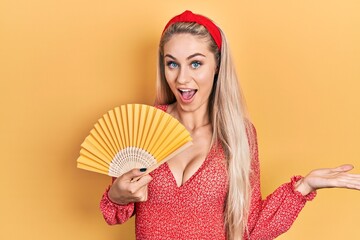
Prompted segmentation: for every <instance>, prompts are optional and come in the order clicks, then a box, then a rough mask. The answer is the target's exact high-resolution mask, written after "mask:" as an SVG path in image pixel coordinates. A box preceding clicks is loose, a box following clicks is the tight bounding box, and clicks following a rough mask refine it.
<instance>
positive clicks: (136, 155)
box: [109, 147, 157, 177]
mask: <svg viewBox="0 0 360 240" xmlns="http://www.w3.org/2000/svg"><path fill="white" fill-rule="evenodd" d="M156 163H157V161H156V159H155V158H154V157H153V156H152V155H151V154H150V153H149V152H147V151H145V150H144V149H141V148H137V147H127V148H124V149H122V150H120V151H119V152H118V153H117V154H116V155H115V157H114V158H113V160H112V161H111V163H110V166H109V176H112V177H119V176H121V175H123V174H124V173H126V172H128V171H130V170H132V169H134V168H149V167H150V166H153V165H155V164H156Z"/></svg>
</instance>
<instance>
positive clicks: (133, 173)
mask: <svg viewBox="0 0 360 240" xmlns="http://www.w3.org/2000/svg"><path fill="white" fill-rule="evenodd" d="M146 170H147V169H146V168H134V169H132V170H130V171H128V172H126V173H124V174H123V175H122V176H121V178H122V179H123V180H129V181H131V180H132V179H134V178H137V177H140V176H141V175H143V174H144V173H145V172H146Z"/></svg>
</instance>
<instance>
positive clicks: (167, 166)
mask: <svg viewBox="0 0 360 240" xmlns="http://www.w3.org/2000/svg"><path fill="white" fill-rule="evenodd" d="M213 148H214V144H212V145H211V147H210V149H209V151H208V153H207V155H206V157H205V159H204V161H203V162H202V163H201V165H200V167H199V168H198V169H197V170H196V171H195V172H194V174H193V175H191V176H190V178H189V179H188V180H186V181H185V182H183V184H181V185H180V186H179V185H178V184H177V182H176V179H175V176H174V174H173V172H172V171H171V169H170V166H169V164H168V163H167V162H166V163H165V164H164V165H166V168H167V170H168V172H169V174H170V178H171V181H172V182H173V183H174V185H175V187H176V188H177V189H181V188H184V187H185V186H186V185H188V184H190V182H191V181H192V180H193V179H194V178H195V177H196V176H197V175H198V174H199V172H201V170H202V169H203V168H204V167H205V164H206V163H207V161H208V160H209V156H210V153H211V152H212V151H213Z"/></svg>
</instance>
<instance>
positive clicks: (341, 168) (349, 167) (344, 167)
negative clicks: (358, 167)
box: [333, 164, 354, 172]
mask: <svg viewBox="0 0 360 240" xmlns="http://www.w3.org/2000/svg"><path fill="white" fill-rule="evenodd" d="M353 168H354V166H353V165H351V164H344V165H341V166H339V167H337V168H334V169H333V171H335V172H348V171H350V170H352V169H353Z"/></svg>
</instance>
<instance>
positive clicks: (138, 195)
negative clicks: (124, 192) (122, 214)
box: [133, 185, 148, 202]
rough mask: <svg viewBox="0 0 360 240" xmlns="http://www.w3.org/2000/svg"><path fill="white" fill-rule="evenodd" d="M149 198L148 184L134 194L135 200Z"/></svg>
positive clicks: (139, 200) (141, 200)
mask: <svg viewBox="0 0 360 240" xmlns="http://www.w3.org/2000/svg"><path fill="white" fill-rule="evenodd" d="M147 199H148V186H147V185H144V186H142V187H141V188H140V189H138V190H137V191H136V192H135V193H134V194H133V201H134V202H144V201H146V200H147Z"/></svg>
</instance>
